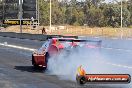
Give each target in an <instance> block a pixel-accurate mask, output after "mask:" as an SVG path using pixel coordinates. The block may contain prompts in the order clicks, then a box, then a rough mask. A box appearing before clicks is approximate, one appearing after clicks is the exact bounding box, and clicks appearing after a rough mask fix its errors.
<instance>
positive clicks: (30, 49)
mask: <svg viewBox="0 0 132 88" xmlns="http://www.w3.org/2000/svg"><path fill="white" fill-rule="evenodd" d="M0 45H1V46H6V47H11V48H16V49H23V50H29V51H34V50H35V49H33V48H27V47H22V46H16V45H9V44H7V42H4V43H0Z"/></svg>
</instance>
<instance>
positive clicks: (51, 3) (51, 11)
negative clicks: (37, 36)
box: [50, 0, 52, 32]
mask: <svg viewBox="0 0 132 88" xmlns="http://www.w3.org/2000/svg"><path fill="white" fill-rule="evenodd" d="M51 5H52V3H51V0H50V31H51V32H52V30H51V25H52V23H51V14H52V6H51Z"/></svg>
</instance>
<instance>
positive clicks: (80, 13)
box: [39, 0, 132, 27]
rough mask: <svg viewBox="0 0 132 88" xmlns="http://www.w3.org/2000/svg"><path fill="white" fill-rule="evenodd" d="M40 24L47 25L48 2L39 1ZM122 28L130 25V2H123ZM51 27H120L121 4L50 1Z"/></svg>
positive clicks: (131, 10)
mask: <svg viewBox="0 0 132 88" xmlns="http://www.w3.org/2000/svg"><path fill="white" fill-rule="evenodd" d="M39 7H40V8H39V9H40V23H41V24H42V25H49V14H50V13H49V9H50V2H49V0H39ZM122 11H123V13H122V17H123V27H129V26H131V25H132V0H128V1H123V9H122ZM52 25H77V26H83V25H87V26H89V27H120V25H121V2H113V3H106V2H104V0H70V1H69V0H52Z"/></svg>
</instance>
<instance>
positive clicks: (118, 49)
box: [101, 47, 132, 52]
mask: <svg viewBox="0 0 132 88" xmlns="http://www.w3.org/2000/svg"><path fill="white" fill-rule="evenodd" d="M101 48H102V49H108V50H117V51H125V52H132V50H129V49H121V48H110V47H109V48H108V47H101Z"/></svg>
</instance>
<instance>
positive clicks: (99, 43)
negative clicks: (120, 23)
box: [58, 38, 102, 46]
mask: <svg viewBox="0 0 132 88" xmlns="http://www.w3.org/2000/svg"><path fill="white" fill-rule="evenodd" d="M58 41H65V42H89V43H97V45H98V46H101V44H102V40H84V39H63V38H62V39H58Z"/></svg>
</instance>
